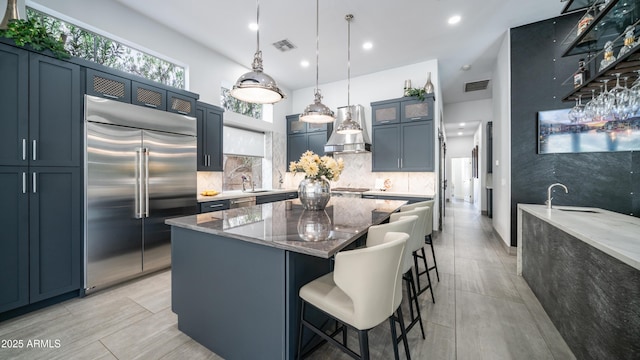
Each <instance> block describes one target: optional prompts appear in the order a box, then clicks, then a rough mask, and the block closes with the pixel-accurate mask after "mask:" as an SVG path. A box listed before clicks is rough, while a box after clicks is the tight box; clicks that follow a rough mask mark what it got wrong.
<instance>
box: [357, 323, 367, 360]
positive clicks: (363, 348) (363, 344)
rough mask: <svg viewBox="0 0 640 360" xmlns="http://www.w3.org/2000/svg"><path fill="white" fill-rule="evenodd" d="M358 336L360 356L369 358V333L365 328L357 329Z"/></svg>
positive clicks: (364, 358)
mask: <svg viewBox="0 0 640 360" xmlns="http://www.w3.org/2000/svg"><path fill="white" fill-rule="evenodd" d="M358 337H359V339H360V358H361V359H362V360H369V333H368V332H367V330H358Z"/></svg>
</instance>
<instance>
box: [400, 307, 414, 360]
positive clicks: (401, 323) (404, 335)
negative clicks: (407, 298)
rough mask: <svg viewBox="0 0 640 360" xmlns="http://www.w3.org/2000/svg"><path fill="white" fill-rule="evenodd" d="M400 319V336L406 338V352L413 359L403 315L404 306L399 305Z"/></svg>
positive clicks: (409, 358)
mask: <svg viewBox="0 0 640 360" xmlns="http://www.w3.org/2000/svg"><path fill="white" fill-rule="evenodd" d="M398 321H400V336H401V337H402V338H403V339H404V354H405V356H406V357H407V360H411V353H410V352H409V342H408V341H407V328H405V327H404V318H403V317H402V306H398Z"/></svg>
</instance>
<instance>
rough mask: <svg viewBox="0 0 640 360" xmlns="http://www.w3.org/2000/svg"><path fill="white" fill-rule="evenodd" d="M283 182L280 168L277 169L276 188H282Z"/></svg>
mask: <svg viewBox="0 0 640 360" xmlns="http://www.w3.org/2000/svg"><path fill="white" fill-rule="evenodd" d="M283 183H284V180H282V173H281V172H280V170H278V189H282V184H283Z"/></svg>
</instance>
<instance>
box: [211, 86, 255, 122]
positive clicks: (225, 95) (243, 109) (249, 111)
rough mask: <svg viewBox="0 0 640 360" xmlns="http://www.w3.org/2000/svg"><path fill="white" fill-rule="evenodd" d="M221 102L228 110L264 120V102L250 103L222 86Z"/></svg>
mask: <svg viewBox="0 0 640 360" xmlns="http://www.w3.org/2000/svg"><path fill="white" fill-rule="evenodd" d="M220 103H221V104H222V107H223V108H225V109H226V110H229V111H233V112H235V113H238V114H242V115H246V116H249V117H252V118H255V119H258V120H262V104H253V103H248V102H245V101H242V100H238V99H236V98H234V97H233V96H231V94H230V93H229V89H227V88H225V87H221V88H220Z"/></svg>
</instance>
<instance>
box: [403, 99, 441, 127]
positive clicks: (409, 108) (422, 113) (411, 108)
mask: <svg viewBox="0 0 640 360" xmlns="http://www.w3.org/2000/svg"><path fill="white" fill-rule="evenodd" d="M422 120H433V97H432V96H425V99H424V100H420V99H416V98H411V100H402V101H401V102H400V121H401V122H410V121H422Z"/></svg>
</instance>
